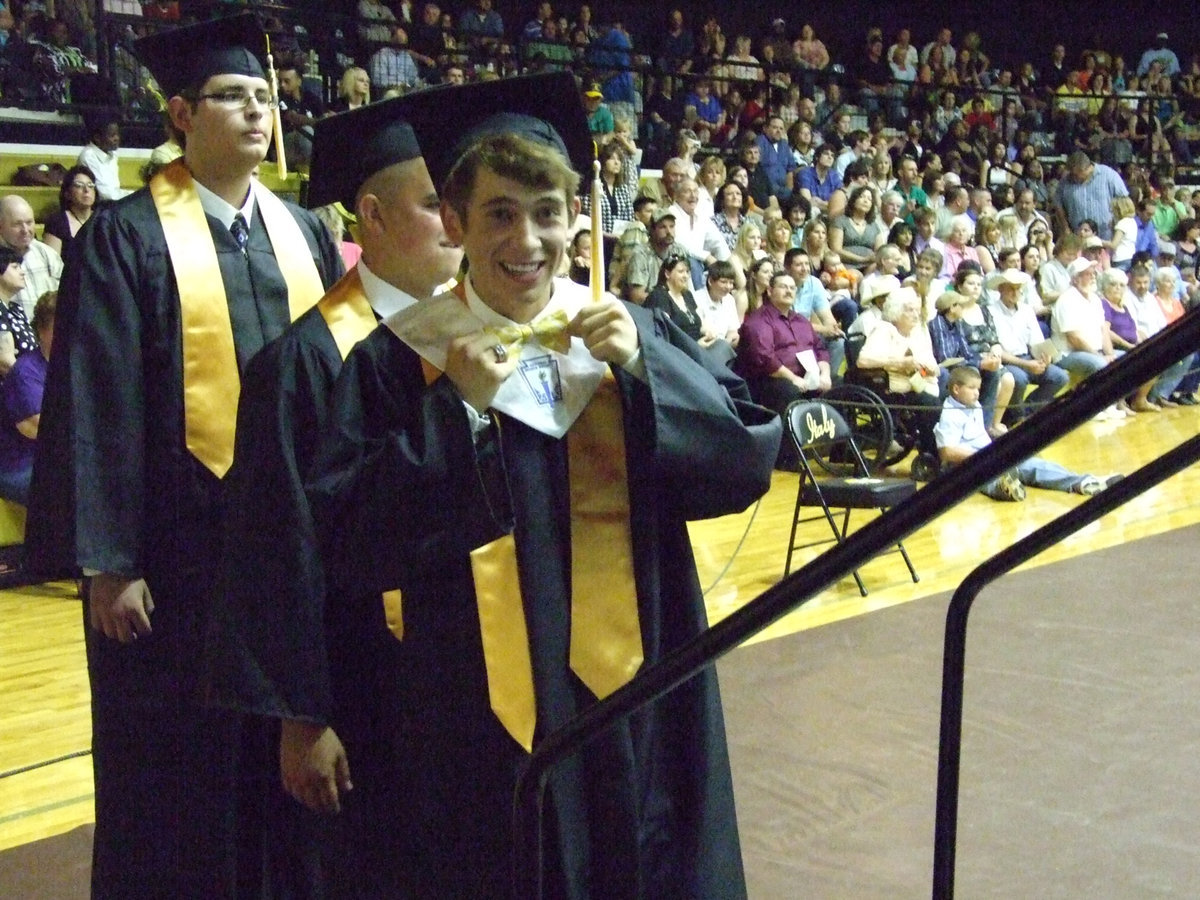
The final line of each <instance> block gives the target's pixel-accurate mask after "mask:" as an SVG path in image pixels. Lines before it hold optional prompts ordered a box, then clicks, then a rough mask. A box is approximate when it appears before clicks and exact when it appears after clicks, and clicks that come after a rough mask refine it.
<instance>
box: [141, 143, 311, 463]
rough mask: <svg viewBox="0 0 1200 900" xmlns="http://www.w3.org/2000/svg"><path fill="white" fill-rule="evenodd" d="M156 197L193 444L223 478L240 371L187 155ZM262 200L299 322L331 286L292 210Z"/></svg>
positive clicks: (261, 196) (265, 196) (162, 176)
mask: <svg viewBox="0 0 1200 900" xmlns="http://www.w3.org/2000/svg"><path fill="white" fill-rule="evenodd" d="M150 195H151V197H152V198H153V200H154V207H155V209H156V210H157V211H158V218H159V221H160V222H161V223H162V229H163V234H164V235H165V236H166V240H167V251H168V253H169V254H170V258H171V268H172V270H173V271H174V273H175V284H176V286H177V287H178V289H179V308H180V325H181V331H182V349H183V409H184V428H185V436H186V439H187V448H188V450H189V451H190V452H191V454H192V455H193V456H195V457H196V459H198V460H200V462H202V463H203V464H204V465H205V467H206V468H208V469H209V470H210V471H211V472H212V473H213V474H214V475H216V476H217V477H218V478H223V477H224V476H225V473H226V472H227V471H229V466H230V465H231V464H232V463H233V439H234V429H235V426H236V424H237V399H238V395H239V394H240V393H241V374H240V372H239V371H238V364H237V354H236V352H235V350H234V343H233V326H232V324H231V323H230V320H229V299H228V297H227V296H226V294H225V284H224V282H223V281H222V280H221V267H220V265H219V264H218V262H217V250H216V247H215V246H214V245H213V240H212V234H211V232H210V231H209V228H208V219H207V218H206V217H205V215H204V207H202V206H201V205H200V197H199V194H198V193H197V191H196V185H195V183H194V182H193V181H192V176H191V173H190V172H189V171H188V169H187V166H186V165H185V164H184V162H183V160H181V159H180V160H176V161H175V162H173V163H171V164H170V165H168V166H167V167H166V168H164V169H162V170H161V171H160V172H159V173H158V174H157V175H155V176H154V178H152V179H151V180H150ZM255 199H256V201H257V204H258V208H259V211H260V213H261V215H262V219H263V224H264V225H266V228H267V234H268V235H269V236H270V238H271V246H272V247H273V248H274V250H275V258H276V259H277V260H278V262H279V269H280V271H281V272H282V273H283V278H284V281H285V282H286V283H287V289H288V310H289V312H290V314H291V318H292V320H293V321H295V319H296V318H297V317H298V316H299V315H300V314H301V313H303V312H304V311H305V310H307V309H308V308H309V307H311V306H312V305H313V304H314V303H316V302H317V300H319V299H320V297H321V295H322V294H323V293H324V292H325V288H324V285H322V284H321V276H320V273H319V272H318V271H317V267H316V265H315V264H314V263H313V260H312V256H311V255H310V253H309V250H308V242H307V241H305V240H304V235H303V234H302V233H301V231H300V227H299V226H298V225H297V224H296V220H295V219H293V218H292V215H291V213H290V212H288V210H287V207H285V206H284V205H283V203H282V202H280V201H279V200H278V199H276V198H275V197H274V196H273V195H272V194H270V193H269V192H268V191H256V192H255Z"/></svg>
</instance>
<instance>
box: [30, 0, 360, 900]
mask: <svg viewBox="0 0 1200 900" xmlns="http://www.w3.org/2000/svg"><path fill="white" fill-rule="evenodd" d="M263 49H264V41H263V32H262V30H261V28H260V27H259V25H258V22H257V20H256V19H255V17H253V16H239V17H232V18H228V19H222V20H219V21H216V22H208V23H204V24H202V25H198V26H195V27H192V28H187V29H179V30H175V31H172V32H166V33H163V34H160V35H155V36H153V37H148V38H145V39H143V40H141V41H139V42H138V43H137V44H136V45H135V52H136V53H137V55H138V57H139V58H140V59H141V60H142V61H143V62H144V63H145V64H146V65H147V66H148V67H149V68H150V69H151V70H152V71H153V72H154V73H155V74H156V76H157V78H158V80H159V84H160V85H161V87H162V88H163V93H164V94H165V95H166V96H167V97H169V98H170V99H169V100H168V112H169V115H170V117H171V121H172V124H173V126H174V128H175V129H176V130H177V131H178V132H179V133H180V137H181V138H182V143H184V144H185V150H184V156H183V159H181V160H179V161H178V162H176V163H174V164H172V165H171V166H168V167H166V168H165V169H163V170H162V171H161V172H160V173H159V174H158V175H157V176H156V177H155V178H154V179H153V180H152V181H151V182H150V184H149V185H148V186H147V188H146V189H144V190H141V191H138V192H137V193H135V194H133V195H131V196H130V197H127V198H125V199H123V200H121V201H118V202H116V203H114V204H111V205H109V206H107V207H105V208H104V209H103V210H99V211H97V212H96V213H95V215H93V217H92V219H91V221H90V222H89V223H88V226H87V227H86V228H85V229H83V230H81V232H80V233H79V235H78V236H77V238H76V242H75V244H76V246H75V252H73V253H72V255H71V259H70V262H69V264H68V266H67V268H66V270H65V272H64V274H63V279H62V283H61V286H60V288H59V313H58V319H57V323H56V324H57V329H56V334H55V338H56V340H55V352H54V357H53V361H52V363H51V365H50V371H49V376H48V380H47V384H46V394H45V402H44V406H43V410H42V420H41V433H40V434H39V440H38V456H37V459H36V462H35V468H34V481H33V496H32V502H31V508H30V516H29V520H28V528H27V535H26V546H27V549H28V551H29V556H30V561H31V565H32V566H33V567H34V568H35V569H37V570H40V571H43V572H46V573H51V574H59V575H61V574H63V573H65V572H71V571H75V570H77V569H82V570H83V572H84V573H85V574H86V575H87V576H88V578H87V582H86V583H85V588H84V622H85V627H84V630H85V633H86V638H87V657H88V675H89V680H90V682H91V689H92V751H93V766H94V772H95V789H96V801H95V802H96V830H95V839H94V849H93V864H92V896H93V897H97V898H108V897H115V898H138V897H186V898H193V897H194V898H201V897H202V898H205V900H209V898H213V897H228V896H233V895H234V892H235V890H237V889H238V885H237V884H236V883H235V882H236V881H237V880H238V879H239V878H242V877H244V878H245V881H244V882H243V884H242V887H245V886H246V885H250V886H253V885H254V884H256V883H258V882H259V881H260V880H261V857H260V854H261V848H257V847H254V846H252V845H250V844H247V845H244V846H242V847H241V848H239V847H238V842H239V840H240V839H241V837H242V836H246V835H252V834H254V825H253V822H252V819H253V817H254V814H253V813H252V812H250V811H248V810H244V809H240V808H239V804H241V803H242V802H244V801H245V800H246V798H247V795H246V793H244V792H242V791H240V790H239V785H238V784H237V771H238V766H239V761H238V754H239V743H240V741H241V738H242V735H241V729H240V727H239V726H240V723H239V719H238V717H237V716H235V715H233V714H231V713H228V712H218V711H213V710H210V709H207V708H205V707H204V706H203V705H202V703H201V697H200V687H201V685H200V682H201V665H200V660H201V649H202V643H203V639H202V636H203V634H204V628H205V619H206V616H207V611H208V601H209V595H210V591H211V587H212V582H213V576H214V574H215V573H216V572H217V570H218V564H217V561H218V555H219V543H220V542H219V537H220V529H219V525H220V521H221V503H222V479H223V477H224V475H225V473H226V471H227V470H228V468H229V464H230V461H231V459H232V455H233V438H234V427H235V417H236V410H237V397H238V390H239V378H240V373H241V372H242V371H243V369H244V367H245V366H246V365H247V363H248V362H249V361H250V359H251V358H252V357H253V356H254V354H255V353H257V352H258V351H259V350H260V349H261V348H262V347H263V346H264V345H265V344H267V343H268V342H269V341H271V340H273V339H274V338H276V337H278V336H279V335H280V334H281V333H282V332H283V330H284V329H285V328H286V327H287V325H288V324H289V323H290V322H291V320H292V319H294V318H295V317H296V316H298V315H299V314H300V313H302V312H303V311H305V310H307V309H308V308H310V307H311V306H312V305H313V304H314V303H316V302H317V300H319V299H320V297H321V295H322V294H323V293H324V292H325V290H326V289H327V288H328V286H329V285H331V284H333V283H334V281H336V279H337V278H338V276H340V274H341V268H342V267H341V262H340V259H339V257H338V255H337V250H336V248H335V247H334V246H333V243H332V241H331V240H330V239H329V237H328V235H327V234H326V232H325V230H324V229H323V227H322V226H321V225H320V223H319V222H318V221H317V220H316V218H315V217H313V216H312V215H311V214H309V213H307V212H306V211H304V210H301V209H299V208H297V207H294V206H292V205H290V204H286V203H284V202H282V201H280V200H278V199H277V198H275V197H274V196H273V195H272V194H271V193H270V192H269V191H267V190H266V189H265V188H263V187H262V186H261V185H259V184H258V183H257V182H256V181H255V180H254V179H253V177H252V173H253V171H254V169H255V167H256V166H257V165H258V164H259V163H261V162H262V160H263V158H264V156H265V155H266V151H267V146H268V143H269V140H270V137H271V108H272V104H273V100H272V97H271V94H270V85H269V82H268V81H267V79H266V78H265V77H264V72H263V68H262V66H261V64H260V62H259V60H258V58H257V56H256V53H260V52H262V51H263ZM239 220H240V222H239ZM243 813H245V814H243ZM256 856H257V857H258V858H256ZM239 867H241V869H240V871H239Z"/></svg>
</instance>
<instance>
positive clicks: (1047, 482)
mask: <svg viewBox="0 0 1200 900" xmlns="http://www.w3.org/2000/svg"><path fill="white" fill-rule="evenodd" d="M1013 471H1014V472H1015V473H1016V475H1017V478H1019V479H1020V480H1021V484H1024V485H1028V486H1029V487H1037V488H1046V489H1047V490H1050V491H1066V492H1067V493H1070V492H1071V490H1072V489H1073V488H1074V487H1075V485H1077V484H1079V482H1081V481H1083V476H1082V475H1080V474H1079V473H1077V472H1072V471H1070V470H1069V469H1066V468H1064V467H1063V466H1060V465H1059V464H1058V463H1056V462H1051V461H1050V460H1048V459H1042V458H1041V457H1040V456H1031V457H1029V459H1027V460H1025V461H1024V462H1022V463H1018V464H1017V465H1016V466H1015V467H1014V468H1013ZM999 482H1000V479H998V478H997V479H995V480H994V481H989V482H988V483H987V484H985V485H984V486H983V487H981V488H980V489H979V490H980V493H983V494H987V495H988V496H989V497H991V498H992V499H993V500H1002V499H1004V497H1003V496H1002V495H1001V494H1000V492H999Z"/></svg>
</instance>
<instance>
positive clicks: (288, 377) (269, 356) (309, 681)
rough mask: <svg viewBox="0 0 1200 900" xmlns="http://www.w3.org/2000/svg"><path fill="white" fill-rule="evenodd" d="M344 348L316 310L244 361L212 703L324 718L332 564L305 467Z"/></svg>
mask: <svg viewBox="0 0 1200 900" xmlns="http://www.w3.org/2000/svg"><path fill="white" fill-rule="evenodd" d="M341 368H342V355H341V353H340V351H339V350H338V347H337V344H336V343H335V342H334V339H333V335H332V334H330V331H329V326H328V325H326V323H325V318H324V317H323V316H322V315H321V311H320V309H318V308H316V307H314V308H313V309H310V310H309V311H308V312H306V313H305V314H304V315H303V316H301V317H300V318H299V319H297V320H296V322H295V324H293V325H292V327H291V328H289V329H288V330H287V331H285V332H284V334H283V335H282V336H281V337H280V338H279V339H278V340H275V341H273V342H271V343H270V344H269V345H267V347H265V348H264V349H263V351H262V352H261V353H259V354H258V355H257V356H256V357H255V358H254V359H253V360H252V361H251V363H250V365H249V367H247V369H246V372H245V374H244V376H243V379H242V396H241V399H240V402H239V404H238V429H237V442H236V446H235V450H234V462H233V468H231V469H230V470H229V474H228V475H227V476H226V478H225V481H226V494H227V497H228V499H229V503H228V504H227V507H228V508H227V511H226V516H225V525H224V550H223V552H222V559H221V570H222V571H221V584H220V588H219V590H218V592H217V597H216V599H215V601H214V617H213V619H214V621H213V628H212V630H211V631H210V635H209V640H208V642H207V651H206V652H207V654H208V660H207V667H208V670H209V671H208V675H209V684H208V698H209V700H210V701H211V702H215V703H218V704H220V705H222V706H228V707H230V708H233V709H238V710H241V711H242V712H247V713H252V714H255V715H259V716H268V717H272V718H290V719H305V720H308V721H312V722H319V723H325V722H327V721H328V718H329V711H330V705H331V704H330V700H329V667H328V665H327V664H326V661H325V640H324V604H323V601H322V598H323V597H324V593H325V587H324V572H323V569H322V567H321V559H320V554H319V552H318V548H317V543H316V535H315V531H314V528H313V524H312V515H311V513H310V512H309V508H308V500H307V498H306V497H305V496H304V483H303V476H304V474H305V473H307V470H308V466H309V464H310V462H311V460H312V458H313V456H314V455H315V452H316V445H317V441H318V440H319V438H320V436H321V435H322V433H323V432H324V430H325V423H326V419H327V417H328V405H329V394H330V392H331V391H332V389H333V383H334V379H335V378H336V377H337V374H338V372H339V371H340V370H341Z"/></svg>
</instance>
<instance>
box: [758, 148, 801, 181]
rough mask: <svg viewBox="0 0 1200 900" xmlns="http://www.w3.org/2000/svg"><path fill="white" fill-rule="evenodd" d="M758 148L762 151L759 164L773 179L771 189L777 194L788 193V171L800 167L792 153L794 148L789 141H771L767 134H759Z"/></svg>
mask: <svg viewBox="0 0 1200 900" xmlns="http://www.w3.org/2000/svg"><path fill="white" fill-rule="evenodd" d="M758 149H759V151H760V152H761V153H762V159H761V160H760V162H759V165H761V166H762V167H763V171H764V172H766V173H767V177H768V178H769V179H771V191H772V192H773V193H776V194H779V193H785V194H786V193H787V191H788V184H787V176H788V173H789V172H794V171H796V169H798V168H800V166H799V165H798V164H797V162H796V157H795V156H793V155H792V148H791V147H789V146H788V142H787V141H779V142H778V143H771V141H769V140H768V139H767V136H766V135H765V134H760V135H759V136H758Z"/></svg>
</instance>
